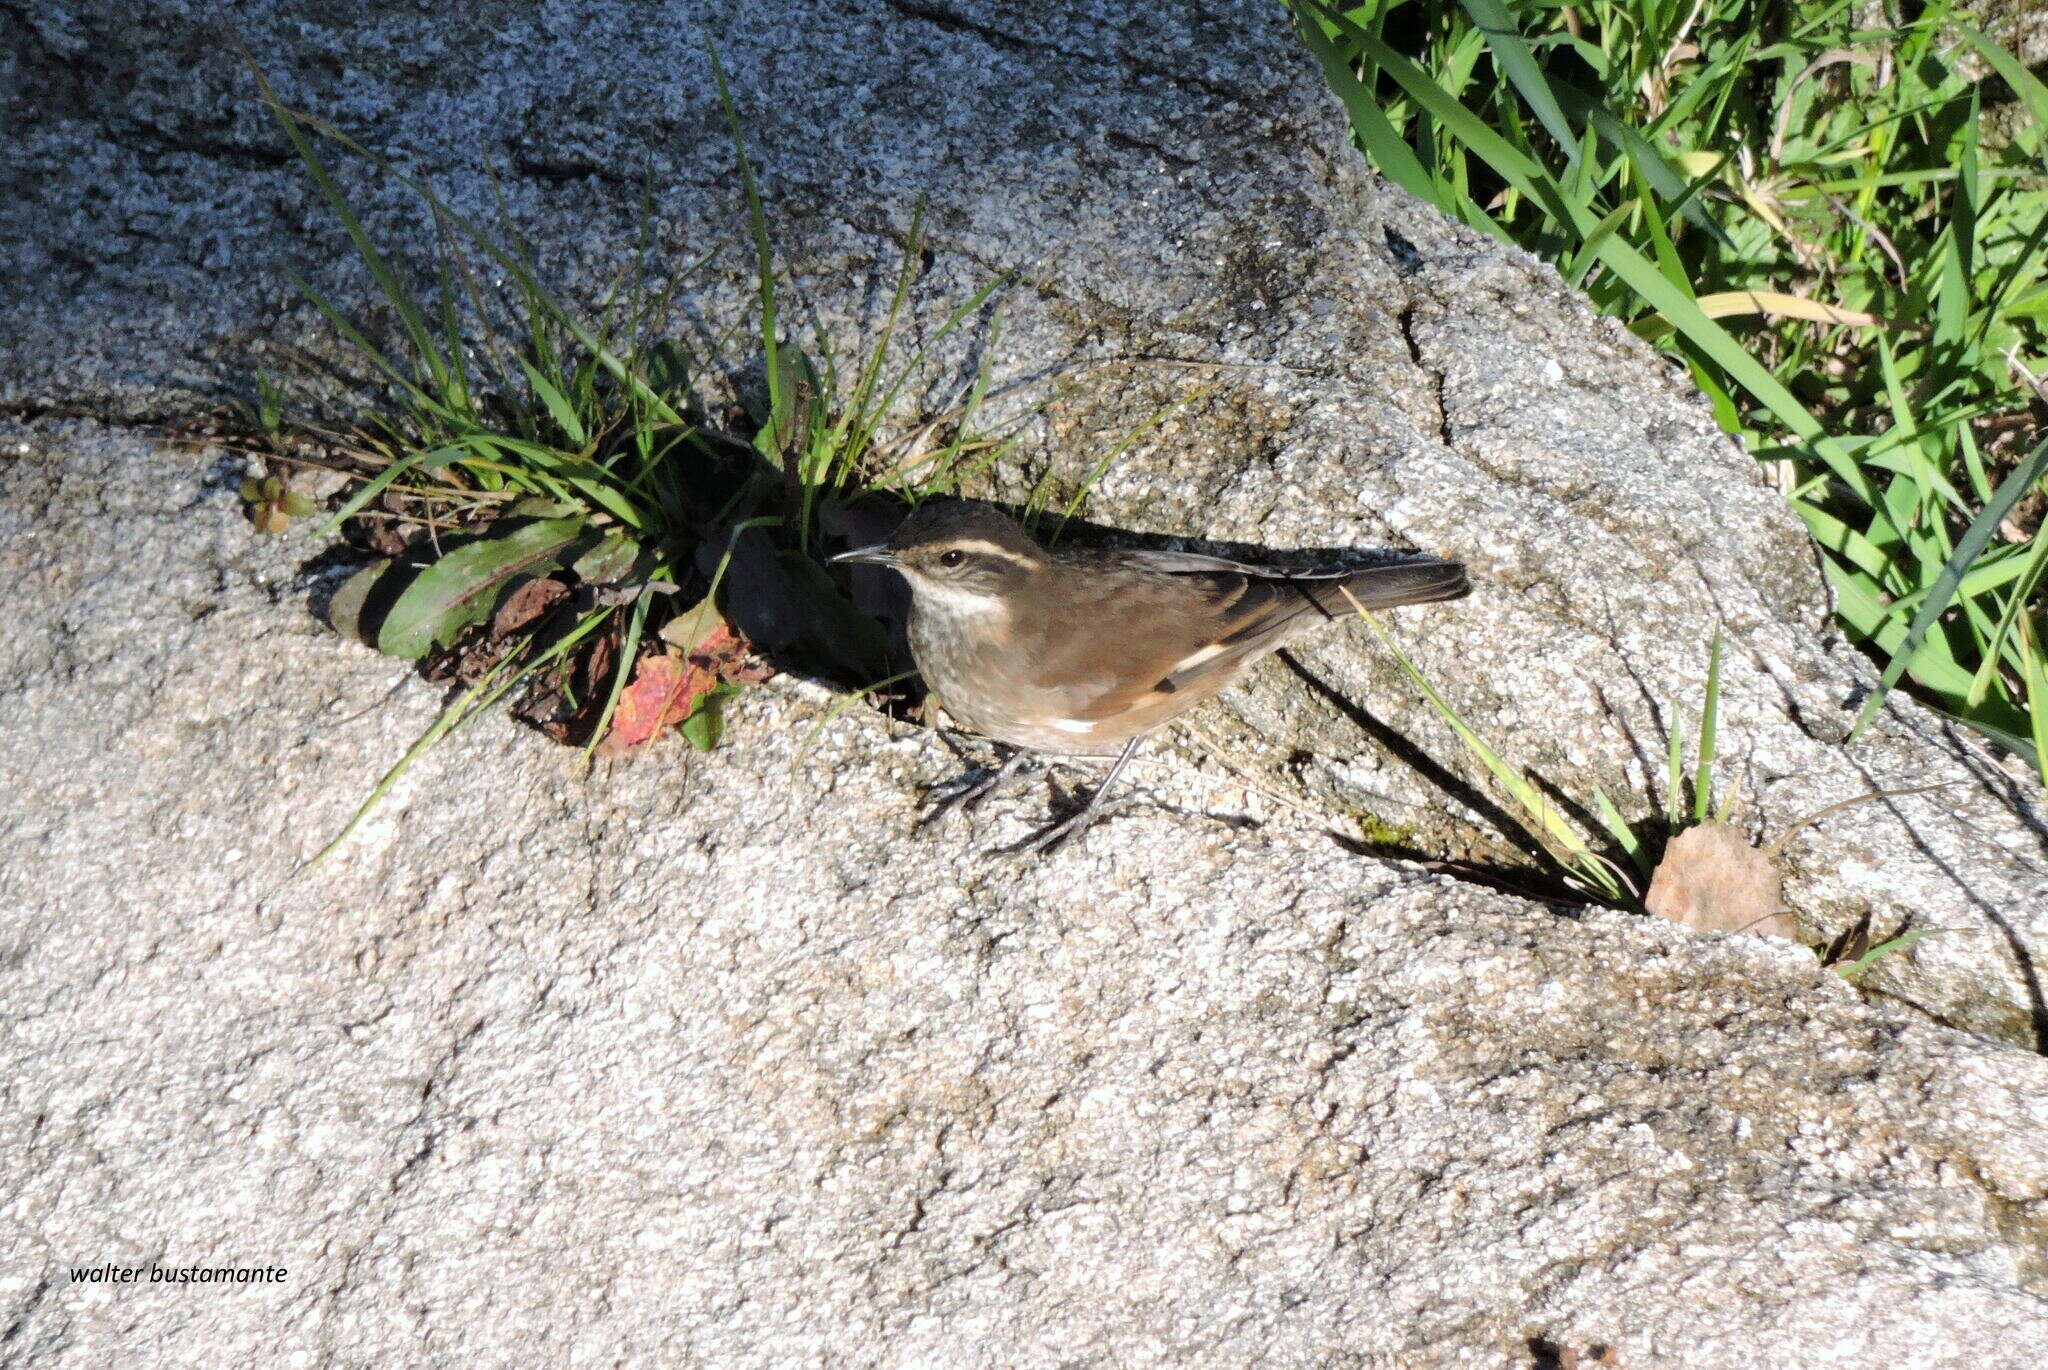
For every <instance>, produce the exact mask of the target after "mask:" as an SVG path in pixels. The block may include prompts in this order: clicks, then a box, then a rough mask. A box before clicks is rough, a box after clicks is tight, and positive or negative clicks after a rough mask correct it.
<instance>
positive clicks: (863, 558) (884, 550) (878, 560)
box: [832, 542, 896, 566]
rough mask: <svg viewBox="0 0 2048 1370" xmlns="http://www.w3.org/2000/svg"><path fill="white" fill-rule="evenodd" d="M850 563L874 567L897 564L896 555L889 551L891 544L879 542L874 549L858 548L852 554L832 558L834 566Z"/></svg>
mask: <svg viewBox="0 0 2048 1370" xmlns="http://www.w3.org/2000/svg"><path fill="white" fill-rule="evenodd" d="M848 562H858V563H862V564H867V565H874V566H894V565H895V564H896V554H895V553H894V552H892V551H890V550H889V544H887V543H886V542H878V543H876V544H875V545H874V546H872V547H856V548H854V549H853V550H852V551H851V552H841V553H840V554H839V555H838V556H836V557H834V558H832V564H833V565H834V566H843V565H845V564H846V563H848Z"/></svg>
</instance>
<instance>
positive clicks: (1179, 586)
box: [1034, 569, 1317, 722]
mask: <svg viewBox="0 0 2048 1370" xmlns="http://www.w3.org/2000/svg"><path fill="white" fill-rule="evenodd" d="M1071 584H1072V591H1071V593H1069V594H1068V595H1067V596H1065V597H1064V601H1063V604H1062V607H1061V612H1062V617H1064V618H1065V620H1066V622H1067V623H1068V624H1069V625H1071V626H1072V627H1078V628H1083V629H1085V631H1071V630H1070V631H1065V632H1049V633H1047V634H1046V635H1045V638H1044V640H1045V642H1046V644H1047V650H1046V651H1045V653H1044V655H1043V656H1042V657H1041V658H1040V660H1039V662H1038V668H1037V670H1036V671H1035V672H1034V676H1035V681H1034V683H1035V684H1036V685H1038V686H1039V687H1040V688H1042V689H1048V690H1055V691H1057V692H1058V693H1059V695H1060V700H1059V711H1060V712H1061V713H1062V714H1063V715H1064V716H1065V717H1067V718H1070V719H1073V720H1076V721H1080V722H1087V721H1092V720H1098V719H1105V718H1114V717H1118V716H1120V715H1124V714H1126V713H1128V712H1130V711H1132V710H1139V711H1141V712H1150V711H1152V710H1154V709H1155V708H1156V709H1158V710H1159V711H1160V712H1162V713H1163V714H1171V713H1177V712H1179V709H1180V707H1184V706H1185V705H1186V704H1191V703H1193V702H1194V700H1195V699H1199V698H1201V697H1203V695H1204V694H1205V693H1210V692H1213V690H1214V689H1220V688H1221V687H1222V685H1223V684H1226V683H1227V682H1228V679H1229V678H1230V677H1231V676H1232V675H1234V673H1235V671H1236V670H1237V669H1238V668H1239V667H1241V666H1242V665H1244V664H1245V663H1246V662H1247V661H1248V660H1249V659H1250V658H1252V657H1255V656H1257V655H1258V654H1259V653H1261V652H1263V651H1264V650H1266V647H1267V645H1268V644H1269V643H1270V642H1272V641H1274V640H1276V639H1277V637H1278V635H1279V634H1281V633H1283V632H1284V631H1285V628H1286V626H1287V625H1288V624H1289V623H1291V622H1292V621H1293V620H1295V619H1297V618H1298V617H1300V615H1302V614H1304V613H1314V612H1316V607H1317V606H1316V603H1315V601H1314V599H1313V598H1312V597H1311V596H1309V595H1307V594H1305V593H1303V591H1302V590H1300V589H1298V588H1296V587H1294V586H1293V585H1291V584H1288V583H1286V582H1281V581H1274V580H1269V579H1263V578H1260V577H1258V576H1257V575H1256V574H1248V573H1247V572H1246V571H1240V570H1236V569H1228V570H1206V569H1205V570H1189V571H1184V572H1176V573H1172V574H1158V573H1156V572H1154V573H1153V574H1138V575H1127V576H1116V577H1094V576H1081V577H1075V578H1074V580H1073V581H1072V583H1071ZM1204 687H1208V688H1206V689H1205V688H1204ZM1183 692H1192V697H1191V698H1189V699H1186V700H1178V699H1172V698H1170V697H1171V696H1174V695H1177V694H1181V693H1183Z"/></svg>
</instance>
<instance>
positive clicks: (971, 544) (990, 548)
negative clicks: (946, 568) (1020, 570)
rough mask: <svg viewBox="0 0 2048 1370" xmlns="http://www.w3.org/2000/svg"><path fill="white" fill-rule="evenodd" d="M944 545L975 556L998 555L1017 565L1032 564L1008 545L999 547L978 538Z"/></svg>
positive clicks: (1027, 558) (964, 539)
mask: <svg viewBox="0 0 2048 1370" xmlns="http://www.w3.org/2000/svg"><path fill="white" fill-rule="evenodd" d="M944 546H946V547H947V548H948V549H949V550H953V551H960V552H971V553H973V554H974V555H975V556H981V557H999V558H1001V559H1002V560H1004V561H1010V562H1015V563H1016V564H1017V565H1019V566H1029V565H1031V564H1032V563H1031V559H1030V558H1029V557H1026V556H1022V555H1020V554H1018V553H1017V552H1015V551H1012V550H1011V549H1010V548H1008V547H999V546H997V545H996V544H995V543H993V542H984V541H983V540H982V539H980V538H963V539H961V540H960V541H958V542H949V543H946V544H944Z"/></svg>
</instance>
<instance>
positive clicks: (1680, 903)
mask: <svg viewBox="0 0 2048 1370" xmlns="http://www.w3.org/2000/svg"><path fill="white" fill-rule="evenodd" d="M1643 903H1644V905H1645V907H1647V908H1648V909H1649V910H1650V912H1651V913H1654V914H1656V915H1657V916H1659V917H1660V918H1669V919H1670V920H1671V921H1673V922H1674V923H1683V924H1685V925H1686V926H1687V927H1689V928H1696V929H1698V930H1699V931H1701V932H1761V933H1769V934H1770V935H1772V936H1775V937H1790V938H1795V939H1796V938H1797V936H1798V928H1797V925H1796V924H1795V923H1794V922H1793V921H1792V917H1791V915H1790V914H1788V913H1786V912H1785V911H1784V888H1783V885H1782V883H1781V881H1780V880H1779V877H1778V868H1777V867H1776V866H1774V865H1772V864H1771V859H1770V858H1769V857H1768V856H1766V855H1764V853H1762V852H1760V851H1758V850H1757V849H1756V848H1755V847H1752V846H1751V845H1750V844H1749V842H1748V840H1747V839H1746V838H1744V837H1743V835H1742V833H1741V832H1740V830H1738V829H1736V828H1734V827H1732V826H1730V825H1729V824H1726V823H1702V824H1700V825H1699V826H1697V827H1692V828H1687V829H1686V830H1685V831H1684V832H1682V833H1680V834H1678V836H1676V837H1674V838H1672V839H1671V845H1669V846H1668V847H1666V848H1665V849H1664V859H1663V860H1662V861H1659V862H1658V863H1657V872H1656V874H1655V875H1653V876H1652V877H1651V879H1650V893H1649V897H1648V898H1646V899H1645V900H1644V901H1643Z"/></svg>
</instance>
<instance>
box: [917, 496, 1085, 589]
mask: <svg viewBox="0 0 2048 1370" xmlns="http://www.w3.org/2000/svg"><path fill="white" fill-rule="evenodd" d="M886 545H887V547H888V549H889V552H890V554H891V555H892V556H893V557H894V558H895V559H896V561H897V562H898V563H899V564H900V565H903V566H907V567H912V568H917V569H924V570H928V571H934V572H936V571H946V570H953V569H958V568H964V567H972V566H978V567H982V568H985V569H988V570H995V569H998V568H1007V569H1009V570H1012V571H1029V570H1031V569H1032V568H1034V567H1037V566H1041V565H1043V564H1044V563H1045V561H1046V559H1047V558H1046V554H1045V549H1044V548H1042V547H1040V546H1039V545H1038V544H1037V543H1036V542H1035V541H1033V540H1032V537H1031V535H1030V534H1029V533H1027V532H1025V531H1024V530H1023V529H1022V528H1021V527H1019V526H1018V524H1017V522H1016V520H1015V519H1012V518H1010V517H1009V516H1008V515H1006V514H1004V513H1002V512H1001V511H999V510H997V509H994V508H991V507H990V506H988V505H986V504H980V503H976V502H975V501H972V500H935V501H933V502H932V503H929V504H925V505H922V506H920V507H919V508H918V509H917V510H915V511H914V512H913V513H912V514H911V515H910V517H909V518H907V519H905V520H903V523H902V526H901V527H899V528H897V530H896V532H895V533H894V534H893V535H892V536H891V537H890V539H889V541H888V543H887V544H886Z"/></svg>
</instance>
